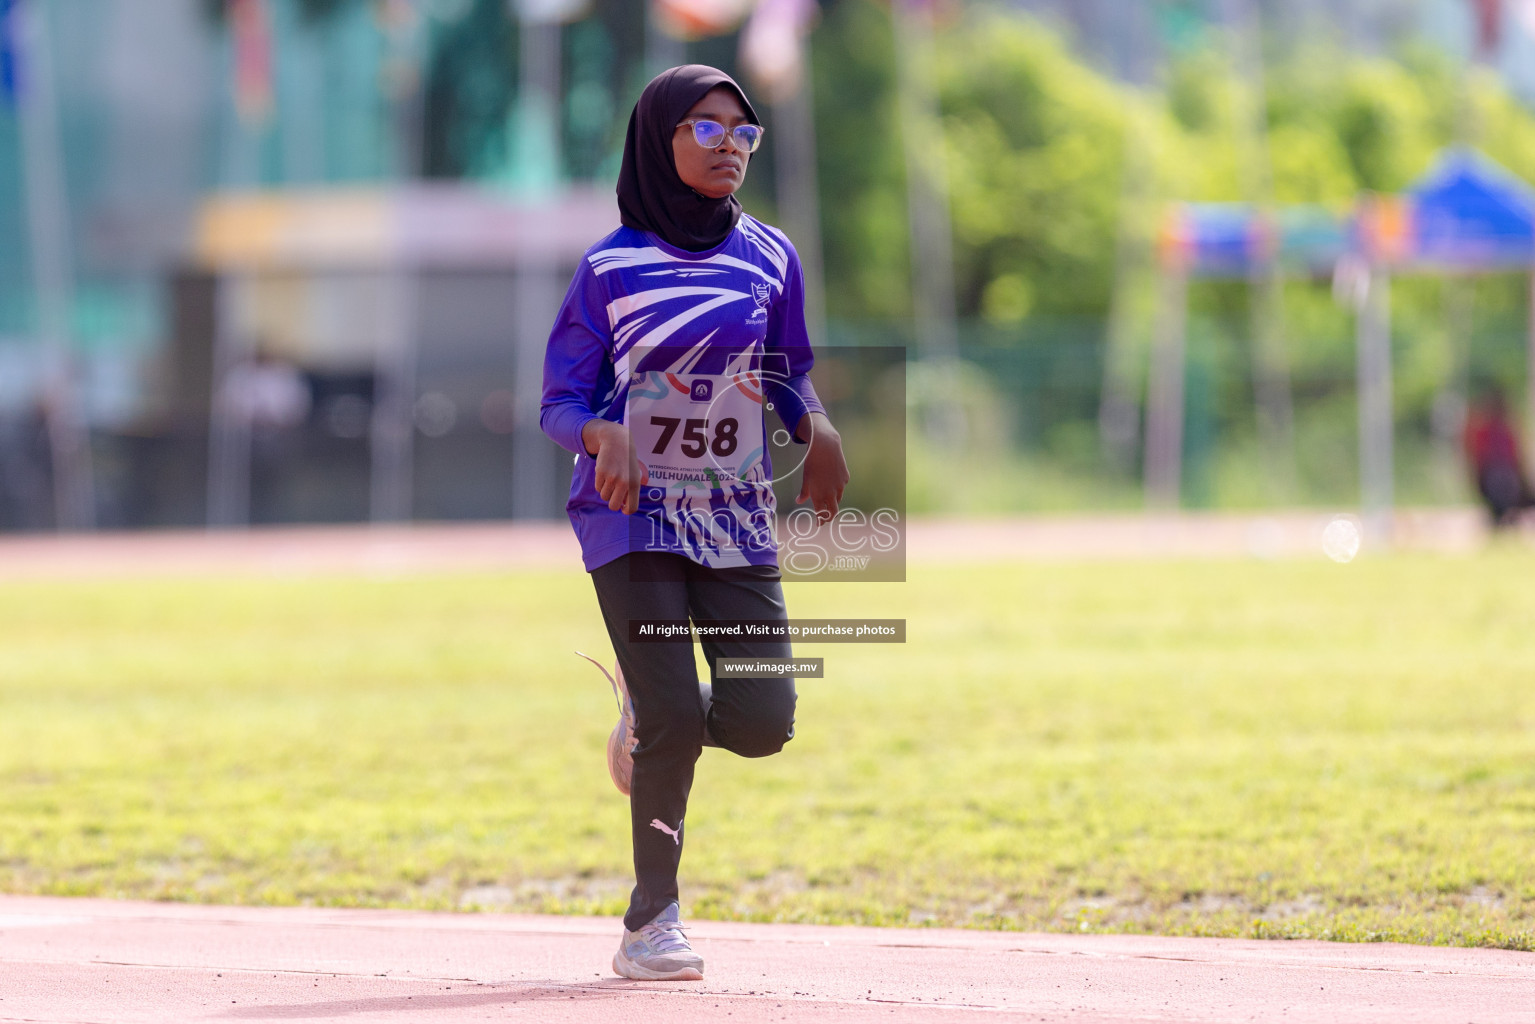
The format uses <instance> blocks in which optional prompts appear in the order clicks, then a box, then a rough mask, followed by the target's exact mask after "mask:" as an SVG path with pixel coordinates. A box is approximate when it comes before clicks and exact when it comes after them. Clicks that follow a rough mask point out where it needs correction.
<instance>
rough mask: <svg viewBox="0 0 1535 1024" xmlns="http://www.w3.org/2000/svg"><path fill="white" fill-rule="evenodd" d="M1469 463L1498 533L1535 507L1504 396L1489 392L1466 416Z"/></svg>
mask: <svg viewBox="0 0 1535 1024" xmlns="http://www.w3.org/2000/svg"><path fill="white" fill-rule="evenodd" d="M1464 442H1465V448H1466V461H1467V463H1468V464H1469V465H1470V467H1471V472H1472V473H1473V474H1474V476H1475V479H1476V489H1477V491H1478V493H1480V494H1481V496H1482V502H1483V504H1485V505H1486V506H1487V514H1488V515H1489V516H1491V517H1492V525H1493V528H1494V529H1497V528H1499V527H1503V526H1509V525H1512V524H1513V523H1514V522H1516V521H1517V520H1518V518H1519V514H1520V513H1521V512H1523V511H1524V510H1525V509H1527V508H1529V507H1531V505H1532V504H1535V501H1532V499H1531V496H1530V485H1529V482H1528V481H1527V480H1526V479H1525V475H1524V465H1523V463H1522V462H1521V461H1520V456H1519V441H1518V437H1517V435H1516V433H1515V430H1514V426H1513V424H1512V423H1510V422H1509V418H1508V405H1507V403H1506V402H1505V401H1504V400H1503V393H1502V392H1501V391H1499V390H1498V389H1497V388H1488V389H1487V390H1486V391H1484V392H1483V393H1482V395H1481V397H1480V398H1479V399H1478V400H1477V402H1476V403H1475V404H1474V405H1473V406H1472V407H1471V411H1470V413H1469V414H1468V415H1467V416H1466V431H1465V437H1464Z"/></svg>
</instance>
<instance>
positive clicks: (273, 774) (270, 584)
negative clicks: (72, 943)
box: [0, 549, 1535, 948]
mask: <svg viewBox="0 0 1535 1024" xmlns="http://www.w3.org/2000/svg"><path fill="white" fill-rule="evenodd" d="M1532 571H1535V557H1532V556H1531V555H1530V554H1529V553H1527V552H1525V551H1523V550H1520V549H1506V550H1505V549H1499V550H1493V551H1490V552H1488V553H1486V554H1484V555H1482V556H1479V557H1476V558H1470V559H1437V558H1429V557H1417V556H1412V557H1409V556H1399V557H1390V558H1375V559H1365V560H1361V561H1359V562H1355V563H1353V564H1351V565H1348V566H1337V565H1333V564H1331V563H1325V562H1321V561H1316V562H1301V561H1293V562H1259V561H1243V560H1232V561H1188V562H1113V563H1110V562H1103V563H1076V564H1060V565H1045V564H1010V565H997V566H989V567H978V568H965V569H960V568H953V569H942V570H938V569H922V568H914V569H913V570H912V574H911V581H910V582H909V583H906V584H901V585H887V586H859V585H847V584H839V585H820V586H816V585H809V584H801V585H797V586H794V587H791V588H790V594H789V599H790V607H791V611H792V613H793V614H794V615H796V616H799V617H812V616H822V615H824V616H838V617H848V616H860V615H868V616H871V617H874V616H879V617H891V616H893V617H901V618H906V619H907V620H908V624H909V625H908V637H909V642H908V643H907V644H905V645H902V646H896V645H879V644H835V645H834V644H824V645H815V646H811V645H805V646H803V647H801V648H800V651H801V653H806V654H813V655H819V656H822V657H825V658H826V669H827V673H826V678H825V679H823V680H806V681H804V682H803V683H802V684H801V700H800V707H799V714H798V725H797V736H796V738H795V740H794V741H793V742H792V743H791V744H790V745H789V747H788V748H787V749H786V750H785V752H784V753H783V754H781V755H779V756H776V757H773V758H769V759H764V760H751V761H748V760H743V759H739V758H735V757H733V756H731V755H728V754H725V753H723V752H721V751H715V750H710V751H706V752H705V755H704V758H703V761H702V763H701V765H700V769H699V773H698V778H697V782H696V783H695V787H694V791H693V792H694V796H693V802H692V806H691V809H690V812H689V818H688V848H687V852H686V855H685V857H684V876H683V891H684V898H685V900H686V903H687V906H686V908H685V909H686V910H687V912H688V913H690V914H692V915H694V916H712V917H733V918H744V919H756V920H802V921H833V922H862V923H896V924H914V923H933V924H957V925H965V926H974V927H985V928H1024V929H1054V930H1059V929H1069V930H1073V931H1078V930H1094V931H1098V930H1126V931H1155V932H1165V933H1183V934H1210V935H1249V936H1275V937H1278V936H1304V937H1317V938H1340V939H1350V940H1381V939H1390V940H1404V941H1415V942H1456V943H1471V944H1491V945H1504V946H1513V947H1517V948H1529V947H1530V946H1531V944H1532V941H1535V939H1532V936H1535V870H1532V869H1531V866H1530V865H1531V858H1530V856H1529V845H1530V837H1531V835H1532V834H1535V756H1532V755H1535V688H1532V687H1531V686H1530V685H1529V680H1531V679H1535V643H1532V642H1531V636H1530V625H1529V624H1530V623H1532V622H1535V588H1532V587H1530V586H1529V583H1528V581H1529V579H1530V578H1531V576H1532ZM605 643H606V641H605V634H604V632H603V630H602V627H601V623H600V620H599V619H598V616H597V612H596V607H595V601H594V599H593V596H592V593H591V589H590V584H589V583H588V581H587V580H586V579H585V578H584V577H583V576H582V575H581V574H580V573H578V572H568V573H526V574H517V575H505V576H452V577H448V576H443V577H429V578H413V579H396V580H386V581H379V580H365V579H350V578H348V579H340V578H337V579H319V580H284V581H274V580H226V581H216V582H214V581H132V582H113V583H68V584H63V583H60V584H14V585H8V586H5V587H0V888H3V889H5V890H7V891H11V892H37V893H60V894H91V895H124V896H134V897H147V898H156V899H176V900H198V901H214V902H260V903H317V904H328V905H374V906H383V905H387V906H411V907H432V908H455V907H463V908H485V909H507V908H511V909H519V910H547V911H564V912H596V913H604V914H616V913H618V912H620V911H621V910H622V908H623V906H624V904H625V901H626V899H627V892H628V887H629V885H630V881H629V876H628V872H629V850H628V820H627V818H628V815H627V807H626V805H625V803H624V801H623V800H622V799H621V798H620V797H618V795H617V794H616V793H614V792H613V791H612V789H611V785H610V783H609V782H608V780H607V776H606V770H605V762H604V758H603V744H604V741H605V738H606V735H607V731H608V729H609V728H610V727H611V725H612V718H613V703H612V698H611V695H610V693H609V691H608V688H607V684H606V682H605V681H604V680H603V679H602V678H601V677H600V675H599V674H598V673H596V672H595V670H593V669H592V668H591V667H590V666H589V665H586V664H585V663H584V662H582V661H580V660H579V659H577V658H575V657H574V656H573V655H572V654H571V653H570V651H571V650H572V649H573V648H576V647H580V648H582V649H584V650H586V651H588V652H590V653H594V654H598V653H602V654H604V656H605V651H606V649H605Z"/></svg>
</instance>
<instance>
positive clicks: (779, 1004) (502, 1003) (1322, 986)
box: [0, 896, 1535, 1024]
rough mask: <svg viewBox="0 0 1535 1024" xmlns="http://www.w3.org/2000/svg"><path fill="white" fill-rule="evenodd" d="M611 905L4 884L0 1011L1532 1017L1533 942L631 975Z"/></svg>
mask: <svg viewBox="0 0 1535 1024" xmlns="http://www.w3.org/2000/svg"><path fill="white" fill-rule="evenodd" d="M617 928H618V925H617V922H616V921H612V920H605V919H596V918H583V917H534V916H525V915H510V914H508V915H498V914H428V913H414V912H406V911H387V910H327V909H317V908H256V907H217V906H194V905H186V904H173V903H132V902H126V901H121V902H120V901H114V900H94V899H56V898H45V897H27V896H0V1021H6V1022H12V1021H28V1022H71V1024H82V1022H91V1024H95V1022H118V1021H123V1022H145V1024H173V1022H181V1021H225V1022H242V1021H246V1022H248V1021H343V1022H375V1021H401V1022H406V1021H408V1022H417V1021H425V1022H434V1024H435V1022H441V1024H457V1022H460V1021H483V1020H528V1021H553V1022H577V1024H586V1022H598V1021H601V1022H607V1021H663V1020H664V1021H668V1022H676V1021H684V1020H709V1021H730V1022H732V1024H753V1022H758V1021H778V1020H826V1021H838V1022H842V1021H917V1022H924V1024H925V1022H934V1024H937V1022H948V1021H977V1022H981V1021H993V1020H1005V1021H1047V1022H1057V1021H1071V1022H1114V1024H1124V1022H1129V1021H1159V1022H1166V1021H1198V1022H1206V1021H1211V1022H1213V1021H1285V1022H1326V1024H1349V1022H1362V1021H1372V1022H1373V1021H1381V1022H1419V1021H1421V1022H1425V1024H1428V1022H1432V1024H1458V1022H1477V1024H1495V1022H1513V1021H1521V1022H1523V1021H1532V1020H1535V953H1518V952H1511V951H1507V950H1487V949H1459V948H1447V947H1419V946H1401V945H1390V944H1357V945H1355V944H1344V943H1325V942H1282V941H1252V940H1242V939H1183V938H1158V937H1151V936H1119V935H1049V934H1046V935H1039V934H1023V933H1016V932H975V931H959V930H943V929H924V928H915V929H891V928H853V927H829V926H817V925H766V924H734V923H725V922H713V921H699V922H697V923H696V925H695V926H694V927H693V928H691V929H690V931H691V933H692V936H693V938H694V941H695V945H696V947H697V948H698V949H699V950H700V951H701V952H702V953H703V955H704V957H705V958H706V968H705V980H704V981H702V982H671V983H658V982H631V981H624V980H621V979H619V978H615V977H613V976H612V975H611V973H610V972H609V967H608V964H609V961H610V960H611V957H612V954H613V950H614V949H615V947H616V946H617V942H618V931H617Z"/></svg>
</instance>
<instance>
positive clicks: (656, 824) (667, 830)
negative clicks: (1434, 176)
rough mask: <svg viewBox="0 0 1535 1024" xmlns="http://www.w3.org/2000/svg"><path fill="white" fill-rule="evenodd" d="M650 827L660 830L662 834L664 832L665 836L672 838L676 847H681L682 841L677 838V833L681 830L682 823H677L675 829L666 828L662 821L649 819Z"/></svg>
mask: <svg viewBox="0 0 1535 1024" xmlns="http://www.w3.org/2000/svg"><path fill="white" fill-rule="evenodd" d="M650 827H651V828H658V829H660V830H661V831H662V832H665V833H666V834H667V835H669V836H671V837H672V842H674V843H676V844H677V845H678V846H681V845H682V840H681V839H678V838H677V832H678V831H679V830H680V829H681V828H682V822H680V821H679V822H677V827H676V828H668V827H667V826H666V822H664V821H662V820H661V819H660V818H651V819H650Z"/></svg>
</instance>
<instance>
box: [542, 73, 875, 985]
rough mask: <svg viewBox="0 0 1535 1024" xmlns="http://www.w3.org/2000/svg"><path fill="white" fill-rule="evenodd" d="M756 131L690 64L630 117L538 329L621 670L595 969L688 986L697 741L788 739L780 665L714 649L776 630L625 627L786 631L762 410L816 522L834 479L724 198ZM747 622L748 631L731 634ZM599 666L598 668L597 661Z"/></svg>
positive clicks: (794, 281)
mask: <svg viewBox="0 0 1535 1024" xmlns="http://www.w3.org/2000/svg"><path fill="white" fill-rule="evenodd" d="M762 136H763V129H762V127H761V125H760V123H759V121H758V118H757V116H756V112H755V111H753V110H752V106H751V103H750V101H748V100H747V98H746V94H745V93H744V92H743V91H742V90H741V87H740V86H738V85H737V84H736V83H735V82H734V81H733V80H732V79H731V78H730V76H728V75H726V74H724V73H723V72H721V71H718V70H716V69H714V68H710V67H704V66H703V65H698V64H689V65H684V66H682V67H676V68H672V69H671V70H669V71H666V72H663V73H662V74H660V75H658V76H657V77H656V78H655V79H653V80H652V81H651V82H650V84H649V85H647V86H646V87H645V91H644V92H643V93H642V94H641V96H640V99H639V102H638V103H636V104H635V107H634V112H633V113H632V114H631V115H630V118H629V132H628V136H627V137H626V138H625V141H624V156H623V165H622V168H621V170H620V172H619V179H618V208H619V213H620V215H621V221H622V223H623V226H622V227H620V228H619V229H618V230H617V231H615V232H613V233H612V234H610V235H608V236H607V237H606V238H604V239H602V240H601V241H600V242H598V243H597V244H596V245H594V246H592V247H591V248H590V249H588V250H587V252H586V255H585V257H584V259H583V260H582V261H581V264H580V266H579V268H578V269H577V271H576V275H575V279H574V280H573V281H572V282H571V285H570V290H569V292H567V293H566V296H565V302H564V305H563V306H562V307H561V309H560V313H559V316H558V318H557V319H556V321H555V324H554V330H553V332H552V333H551V334H550V336H549V348H548V353H547V355H546V357H545V361H544V392H543V406H542V415H541V421H540V422H541V424H542V426H543V429H544V432H545V433H546V434H548V435H549V437H551V438H552V439H554V440H555V441H556V442H558V443H559V444H560V445H562V446H564V447H565V448H568V449H570V450H571V451H573V452H575V453H576V462H575V473H574V478H573V480H572V481H571V487H570V500H569V502H568V503H567V505H566V510H567V511H568V513H569V515H570V521H571V524H572V525H573V526H574V527H575V531H576V536H577V537H578V538H579V539H580V542H581V552H582V560H583V562H584V564H585V567H586V570H587V572H589V573H590V574H591V577H592V582H593V584H594V585H595V587H596V591H597V603H598V606H599V607H600V608H601V610H602V617H603V620H604V622H605V624H606V626H607V630H608V636H609V638H610V639H611V640H612V643H613V650H614V653H615V654H616V655H617V658H618V664H617V666H616V668H615V669H614V672H613V675H611V676H609V679H610V681H611V682H612V684H613V687H614V692H615V694H617V695H618V698H619V705H620V715H619V721H618V724H617V725H616V726H615V727H614V729H613V733H612V735H611V736H610V737H609V738H608V769H609V773H610V774H611V775H612V777H613V782H614V784H615V785H616V786H617V787H618V789H619V792H621V793H625V794H627V795H628V796H629V807H630V817H631V827H632V840H633V844H634V874H635V885H634V890H633V893H632V894H631V896H630V899H629V909H628V912H627V913H626V914H625V915H624V935H623V939H622V941H621V942H620V943H619V949H618V952H617V953H616V954H615V955H614V957H613V970H614V971H615V972H616V973H618V974H619V975H621V976H623V977H627V978H639V979H654V980H661V979H667V980H699V979H701V978H702V977H703V966H704V965H703V958H702V957H701V956H699V955H698V953H696V952H695V951H694V950H693V949H692V947H691V946H690V945H689V943H688V940H687V936H686V935H685V934H684V932H683V926H682V921H681V913H680V908H679V903H678V890H677V868H678V864H679V863H680V861H681V858H682V846H683V842H684V840H685V838H686V829H685V822H684V819H685V817H686V814H687V801H688V793H689V791H690V790H691V788H692V785H693V767H694V763H695V762H696V761H697V760H698V756H699V753H700V751H701V749H702V747H704V746H717V747H722V748H724V749H726V750H729V751H731V752H732V753H735V754H739V755H741V756H743V757H765V756H767V755H769V754H775V753H777V752H778V751H779V750H781V749H783V745H784V744H785V743H786V742H787V741H788V740H789V739H790V738H791V737H792V736H793V735H794V704H795V692H794V680H793V678H792V677H769V678H758V679H734V678H732V679H727V680H720V679H719V678H718V675H717V673H715V671H714V667H715V662H716V660H717V659H719V658H721V657H726V658H737V657H740V658H747V657H750V658H788V657H790V649H789V643H788V641H787V640H784V639H769V640H761V639H753V638H751V637H750V636H749V635H743V636H740V637H730V636H716V637H714V638H711V639H705V640H703V649H704V656H705V659H706V660H707V661H708V663H709V666H710V671H711V675H714V677H715V682H714V685H712V686H710V685H708V684H704V685H700V683H699V680H698V674H697V671H696V669H695V667H694V661H693V646H692V642H691V641H690V640H683V641H681V642H678V641H673V642H643V641H639V640H638V638H634V637H631V632H630V624H631V622H634V623H638V622H640V621H642V620H648V621H655V620H672V621H682V622H685V621H687V620H688V619H692V620H694V621H695V622H703V621H706V620H710V621H714V622H722V623H727V624H728V623H732V622H741V621H750V622H753V623H762V622H768V623H773V622H784V621H785V620H786V619H787V613H786V611H785V609H784V600H783V592H782V590H781V588H780V586H779V572H778V562H777V547H776V543H775V540H774V530H773V516H774V511H775V502H774V498H773V490H772V467H771V465H770V462H769V459H768V448H767V444H766V425H765V421H764V413H765V412H766V411H768V410H771V411H773V412H774V413H775V414H776V415H777V417H778V418H779V419H780V420H782V422H783V425H784V427H785V428H786V429H787V432H788V434H789V435H790V436H792V437H793V438H794V439H795V440H796V441H798V442H800V443H802V444H806V445H807V446H808V447H807V449H806V450H805V456H804V461H803V463H802V465H803V467H804V478H803V483H802V486H801V488H800V493H799V497H798V498H797V499H796V500H797V502H800V503H802V502H805V501H807V500H808V501H810V502H811V503H812V506H813V507H814V508H815V510H816V514H817V515H818V516H820V517H821V518H822V520H823V521H824V520H827V519H830V518H831V516H832V515H834V514H835V513H836V511H837V506H838V503H839V502H840V501H841V498H842V491H843V488H844V486H845V485H846V484H847V479H848V473H847V465H846V463H845V461H844V459H843V456H842V443H841V440H840V439H839V437H838V435H837V432H836V431H835V430H834V429H833V428H832V425H831V421H830V420H828V419H827V417H826V413H825V410H824V409H823V408H822V407H821V403H820V402H819V401H818V400H817V398H816V395H815V389H814V388H812V387H811V385H810V378H809V377H808V376H807V374H808V371H809V370H810V367H811V364H812V362H813V358H812V355H811V351H810V342H809V338H808V336H807V334H806V330H805V311H804V277H803V273H802V272H801V269H800V264H799V258H798V257H797V256H796V254H795V252H794V247H793V246H792V245H790V244H789V240H788V239H787V238H786V237H784V235H783V234H782V233H781V232H779V231H778V230H777V229H775V228H771V227H768V226H767V225H766V224H763V223H762V222H760V221H758V220H756V219H755V218H753V217H750V216H748V215H747V214H745V213H743V212H742V210H741V204H740V202H739V201H738V200H737V199H736V198H735V192H736V190H737V189H739V188H740V187H741V183H742V181H743V180H745V176H746V167H747V162H748V160H749V159H750V157H751V154H752V153H753V152H755V151H756V149H757V147H758V145H759V144H760V143H761V142H762ZM743 632H744V631H743ZM599 667H601V666H599Z"/></svg>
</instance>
